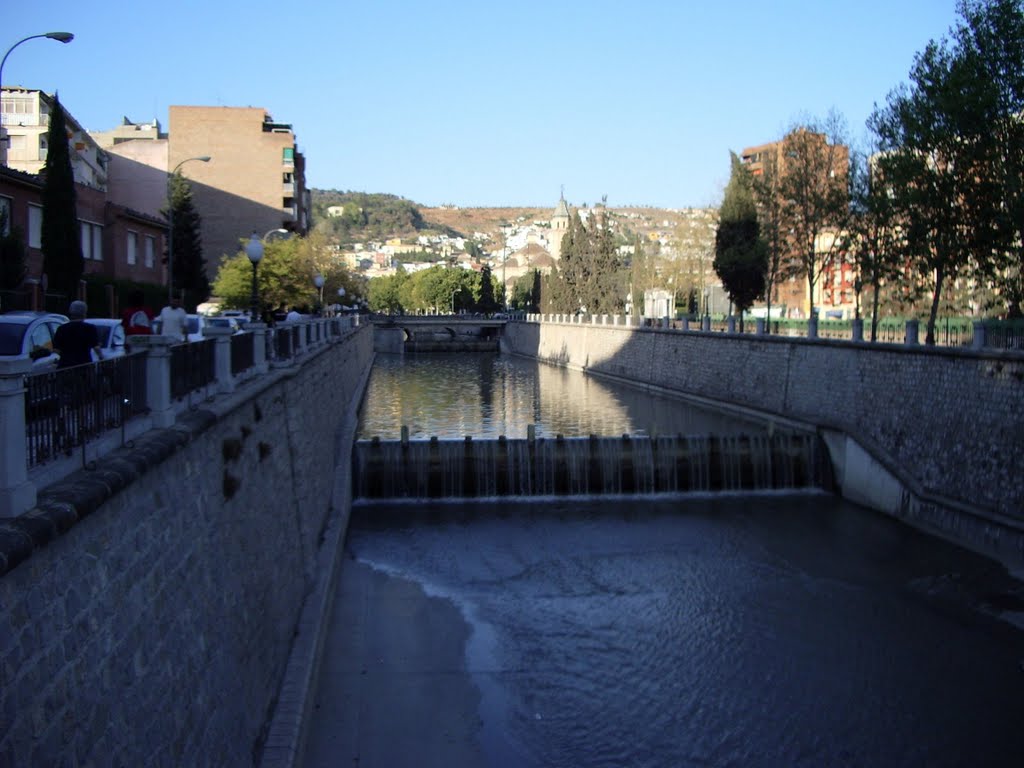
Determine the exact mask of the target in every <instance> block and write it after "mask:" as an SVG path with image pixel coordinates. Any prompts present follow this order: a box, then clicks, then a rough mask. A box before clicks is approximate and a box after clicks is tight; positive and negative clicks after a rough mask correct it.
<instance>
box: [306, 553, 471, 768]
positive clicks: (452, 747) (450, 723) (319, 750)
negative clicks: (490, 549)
mask: <svg viewBox="0 0 1024 768" xmlns="http://www.w3.org/2000/svg"><path fill="white" fill-rule="evenodd" d="M342 557H343V562H342V563H341V566H340V569H339V571H340V573H339V579H340V580H339V582H338V585H337V592H336V595H335V599H334V607H333V610H332V615H331V617H330V624H329V625H328V628H327V636H326V639H325V642H324V655H323V661H322V665H321V672H320V680H319V687H318V690H317V691H316V692H315V698H314V703H313V708H312V713H311V716H310V720H309V726H308V735H307V744H306V750H305V755H304V760H301V759H300V761H299V765H300V766H305V768H334V767H335V766H345V767H346V768H351V767H352V766H357V767H358V768H403V767H404V766H410V767H411V766H416V767H417V768H433V767H434V766H438V767H440V766H445V768H462V767H463V766H466V767H471V766H483V765H486V760H485V757H484V755H483V752H482V750H481V747H480V745H479V743H478V741H477V737H478V735H479V733H480V717H479V714H478V707H479V703H480V696H479V692H478V690H477V688H476V687H475V686H474V684H473V681H472V679H471V678H470V676H469V674H468V672H467V669H466V661H465V646H466V641H467V639H468V637H469V631H470V629H469V626H468V625H467V624H466V622H465V621H464V619H463V617H462V615H461V614H460V612H459V610H458V609H457V608H456V607H455V606H454V605H453V604H451V603H450V602H448V601H447V600H443V599H440V598H432V597H428V596H427V595H426V594H424V592H423V590H422V589H421V588H420V586H419V585H417V584H415V583H413V582H409V581H405V580H403V579H399V578H395V577H392V576H389V575H387V574H385V573H382V572H380V571H377V570H375V569H373V568H372V567H370V566H369V565H367V564H365V563H361V562H358V561H356V560H354V559H353V558H352V557H351V555H350V554H349V553H348V552H346V553H344V554H343V555H342Z"/></svg>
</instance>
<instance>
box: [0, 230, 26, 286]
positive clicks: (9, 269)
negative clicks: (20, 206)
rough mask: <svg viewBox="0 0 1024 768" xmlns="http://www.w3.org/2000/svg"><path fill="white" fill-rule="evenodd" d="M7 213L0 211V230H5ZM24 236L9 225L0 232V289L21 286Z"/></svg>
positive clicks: (24, 262) (23, 264) (23, 266)
mask: <svg viewBox="0 0 1024 768" xmlns="http://www.w3.org/2000/svg"><path fill="white" fill-rule="evenodd" d="M6 218H7V214H6V213H5V212H3V211H0V232H6V231H7V221H6ZM25 265H26V254H25V238H24V237H23V236H22V233H21V230H20V229H18V228H17V227H11V229H10V232H8V233H7V234H0V291H13V290H15V289H17V288H18V287H20V286H21V283H22V281H23V280H24V279H25V271H26V266H25Z"/></svg>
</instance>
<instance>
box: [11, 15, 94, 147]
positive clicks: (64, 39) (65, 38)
mask: <svg viewBox="0 0 1024 768" xmlns="http://www.w3.org/2000/svg"><path fill="white" fill-rule="evenodd" d="M38 37H48V38H50V39H51V40H56V41H57V42H58V43H70V42H71V41H72V40H74V39H75V36H74V35H73V34H71V33H70V32H43V33H41V34H38V35H29V36H28V37H23V38H21V40H19V41H18V42H16V43H15V44H14V45H12V46H11V47H10V48H8V49H7V52H6V53H5V54H4V57H3V58H2V59H0V88H3V84H4V64H6V63H7V57H8V56H10V55H11V51H13V50H14V49H15V48H17V47H18V46H19V45H21V44H22V43H24V42H27V41H29V40H35V39H36V38H38ZM6 141H7V138H6V137H5V136H4V127H3V124H2V123H0V144H3V145H4V151H3V161H4V162H3V164H4V165H7V146H6Z"/></svg>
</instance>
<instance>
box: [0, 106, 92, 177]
mask: <svg viewBox="0 0 1024 768" xmlns="http://www.w3.org/2000/svg"><path fill="white" fill-rule="evenodd" d="M53 105H54V99H53V97H52V96H50V95H49V94H46V93H43V92H42V91H39V90H35V89H34V88H18V87H5V88H3V89H2V90H0V120H2V122H3V126H4V135H5V138H6V141H3V142H0V157H2V159H3V162H2V163H0V164H2V165H6V166H7V167H8V168H13V169H14V170H16V171H22V172H24V173H33V174H36V173H39V172H40V171H42V170H43V167H44V166H45V165H46V153H47V149H48V148H47V144H46V142H47V140H48V139H47V133H48V132H49V130H50V114H51V113H52V112H53ZM62 106H63V107H64V117H65V121H66V122H67V129H68V144H69V145H70V147H69V148H70V149H71V170H72V171H73V172H74V175H75V181H76V182H77V183H79V184H83V185H85V186H87V187H92V188H93V189H99V190H106V187H107V153H106V152H105V151H104V150H103V149H101V148H100V146H99V145H98V144H97V143H96V141H95V140H94V139H93V138H92V137H91V136H90V135H89V133H88V132H87V131H86V130H84V129H83V128H82V126H81V125H79V123H78V121H77V120H75V118H74V116H73V115H72V114H71V113H70V111H68V109H67V107H66V106H65V105H62Z"/></svg>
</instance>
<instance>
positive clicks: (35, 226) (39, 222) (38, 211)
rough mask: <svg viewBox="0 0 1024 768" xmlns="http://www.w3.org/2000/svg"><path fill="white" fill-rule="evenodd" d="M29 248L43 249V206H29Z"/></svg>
mask: <svg viewBox="0 0 1024 768" xmlns="http://www.w3.org/2000/svg"><path fill="white" fill-rule="evenodd" d="M28 247H29V248H42V247H43V209H42V206H39V205H32V204H31V203H29V206H28Z"/></svg>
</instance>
